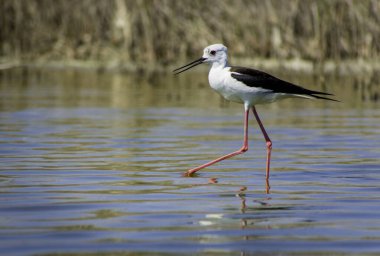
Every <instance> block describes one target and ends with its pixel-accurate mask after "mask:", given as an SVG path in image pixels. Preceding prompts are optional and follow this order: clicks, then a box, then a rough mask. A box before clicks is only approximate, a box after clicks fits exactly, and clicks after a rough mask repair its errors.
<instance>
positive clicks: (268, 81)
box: [173, 44, 337, 192]
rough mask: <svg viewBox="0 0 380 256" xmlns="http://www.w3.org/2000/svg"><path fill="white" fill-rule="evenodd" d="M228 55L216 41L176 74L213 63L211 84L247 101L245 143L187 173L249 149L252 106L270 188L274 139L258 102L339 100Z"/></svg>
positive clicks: (237, 99)
mask: <svg viewBox="0 0 380 256" xmlns="http://www.w3.org/2000/svg"><path fill="white" fill-rule="evenodd" d="M227 59H228V56H227V47H226V46H224V45H222V44H213V45H210V46H207V47H206V48H205V49H204V50H203V56H202V57H201V58H199V59H197V60H195V61H193V62H191V63H189V64H187V65H185V66H182V67H180V68H177V69H175V70H174V71H173V72H174V73H175V74H179V73H182V72H184V71H186V70H188V69H190V68H193V67H195V66H197V65H199V64H202V63H208V64H210V65H211V69H210V72H209V74H208V81H209V83H210V86H211V88H212V89H214V90H215V91H217V92H218V93H219V94H221V95H222V96H223V97H224V98H225V99H227V100H229V101H233V102H238V103H241V104H244V111H245V114H244V140H243V146H242V147H241V148H240V149H239V150H237V151H234V152H232V153H229V154H227V155H224V156H222V157H219V158H217V159H215V160H213V161H210V162H208V163H205V164H203V165H201V166H198V167H196V168H193V169H190V170H188V171H187V172H186V175H188V176H190V175H192V174H194V173H195V172H197V171H199V170H201V169H203V168H205V167H207V166H210V165H212V164H215V163H217V162H220V161H222V160H224V159H227V158H230V157H233V156H236V155H239V154H242V153H244V152H246V151H247V150H248V115H249V110H250V109H252V112H253V115H254V116H255V118H256V121H257V123H258V124H259V126H260V129H261V132H262V133H263V135H264V138H265V141H266V146H267V161H266V181H267V183H266V184H267V192H268V191H269V170H270V159H271V151H272V141H271V140H270V138H269V136H268V134H267V132H266V131H265V128H264V126H263V124H262V122H261V120H260V118H259V116H258V114H257V111H256V108H255V106H256V105H258V104H264V103H272V102H274V101H277V100H280V99H285V98H291V97H298V98H308V99H323V100H332V101H337V100H334V99H331V98H327V97H326V96H333V95H332V94H330V93H325V92H319V91H312V90H308V89H305V88H303V87H301V86H298V85H295V84H292V83H289V82H286V81H284V80H281V79H279V78H276V77H274V76H272V75H269V74H267V73H265V72H262V71H259V70H255V69H251V68H245V67H238V66H230V65H229V64H228V62H227Z"/></svg>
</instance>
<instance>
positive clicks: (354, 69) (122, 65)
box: [0, 58, 380, 76]
mask: <svg viewBox="0 0 380 256" xmlns="http://www.w3.org/2000/svg"><path fill="white" fill-rule="evenodd" d="M189 61H190V60H189ZM231 63H232V64H234V65H242V66H249V67H253V68H256V69H261V70H267V71H281V72H294V73H300V74H309V75H320V74H327V75H334V74H335V75H339V76H362V75H365V74H376V73H380V62H379V61H378V60H375V59H374V60H363V59H351V60H345V61H338V62H336V61H333V60H327V61H324V62H321V63H315V62H312V61H308V60H303V59H288V60H276V59H248V58H246V59H243V58H231ZM183 64H184V63H173V64H171V65H166V66H163V65H157V64H154V63H152V64H149V63H147V64H146V65H144V66H141V65H136V64H133V63H128V62H123V61H120V60H113V61H112V60H110V61H104V62H100V61H89V60H87V61H84V60H62V61H60V60H56V61H52V60H51V61H46V60H34V61H22V60H18V59H13V60H1V61H0V70H7V69H12V68H18V67H30V68H50V69H90V70H99V71H111V72H140V73H152V72H159V73H165V72H171V71H172V70H173V69H174V68H175V67H178V66H180V65H183ZM197 69H198V70H207V69H208V67H207V66H206V65H203V66H201V67H198V68H197Z"/></svg>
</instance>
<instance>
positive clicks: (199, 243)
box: [0, 69, 380, 255]
mask: <svg viewBox="0 0 380 256" xmlns="http://www.w3.org/2000/svg"><path fill="white" fill-rule="evenodd" d="M0 74H1V76H0V81H1V84H0V93H1V98H0V100H1V102H0V164H1V165H0V251H1V254H2V255H48V254H68V255H71V254H75V255H78V254H82V253H83V254H86V253H94V254H95V253H100V254H102V253H104V255H108V254H110V253H114V254H116V255H119V254H120V255H121V254H123V253H126V254H127V253H128V252H130V253H132V252H141V253H164V254H165V253H178V252H181V253H188V254H194V253H199V254H200V253H201V254H210V255H252V254H256V253H257V254H258V255H259V254H261V253H269V254H281V255H288V254H294V253H298V254H299V255H305V254H310V255H325V254H351V253H352V254H358V255H364V254H373V255H375V254H378V253H380V146H379V145H380V112H379V107H380V104H379V103H378V102H377V101H376V100H377V95H378V94H376V90H377V89H375V91H374V89H373V88H378V87H379V84H378V83H376V81H375V82H372V84H370V85H369V88H364V89H363V86H362V85H361V84H360V83H351V84H349V83H346V82H344V81H350V80H352V79H349V78H334V79H331V81H329V80H328V81H327V82H324V83H314V84H316V86H314V87H311V86H312V84H313V82H314V81H308V80H307V79H306V80H305V78H295V77H291V76H287V77H285V78H286V79H289V80H291V81H293V82H297V83H301V84H305V85H308V87H309V88H311V89H317V90H328V91H331V92H333V93H334V94H336V95H337V97H338V99H340V100H341V101H342V102H341V103H334V102H323V101H311V100H302V99H290V100H285V101H283V102H279V103H275V104H271V105H262V106H258V107H257V110H258V112H259V114H260V115H261V118H262V120H263V122H264V124H265V126H266V128H267V131H268V133H269V135H270V137H271V139H272V141H273V155H272V157H273V159H272V172H271V180H270V185H271V191H270V194H266V193H265V151H266V148H265V142H264V140H263V138H262V135H261V133H260V131H259V129H258V126H257V124H256V123H255V122H254V120H253V119H252V118H251V120H250V130H249V135H250V145H249V146H250V150H249V151H248V152H247V153H246V154H244V155H241V156H237V157H235V158H233V159H231V160H226V161H224V162H222V163H219V164H217V165H215V166H212V167H209V168H207V169H205V170H203V171H201V172H199V175H197V176H196V177H183V176H182V174H183V173H184V172H185V171H186V170H187V169H189V168H192V167H195V166H197V165H199V164H202V163H204V162H205V161H208V160H211V159H213V158H216V157H218V156H220V155H221V154H225V153H228V152H231V151H233V150H236V149H238V148H239V147H240V146H241V140H242V121H243V116H242V115H243V113H242V112H243V111H242V106H240V105H237V104H232V103H231V104H229V103H227V102H224V101H222V100H221V99H220V97H219V96H218V95H217V94H215V93H214V92H212V91H211V89H210V88H209V87H208V84H207V75H206V74H205V73H202V72H200V73H189V74H187V75H186V74H185V75H184V76H181V77H172V76H171V75H170V74H167V75H165V74H153V75H150V76H147V77H145V76H144V77H143V78H141V77H140V76H132V75H131V74H117V73H96V72H92V71H80V72H78V71H54V70H44V71H41V70H29V69H23V70H12V71H2V72H1V73H0ZM309 79H310V78H309ZM343 80H344V81H343ZM245 188H246V190H244V189H245ZM86 255H88V254H86Z"/></svg>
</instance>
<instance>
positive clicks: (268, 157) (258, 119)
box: [252, 107, 272, 189]
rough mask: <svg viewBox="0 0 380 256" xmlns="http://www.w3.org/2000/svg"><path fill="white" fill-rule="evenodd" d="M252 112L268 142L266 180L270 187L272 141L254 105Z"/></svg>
mask: <svg viewBox="0 0 380 256" xmlns="http://www.w3.org/2000/svg"><path fill="white" fill-rule="evenodd" d="M252 112H253V114H254V115H255V118H256V121H257V123H258V124H259V126H260V129H261V132H262V133H263V135H264V138H265V141H266V144H267V165H266V180H267V189H268V184H269V182H268V181H269V169H270V155H271V152H272V141H271V140H270V138H269V136H268V134H267V132H266V131H265V128H264V125H263V124H262V123H261V120H260V118H259V115H258V114H257V112H256V108H255V107H252Z"/></svg>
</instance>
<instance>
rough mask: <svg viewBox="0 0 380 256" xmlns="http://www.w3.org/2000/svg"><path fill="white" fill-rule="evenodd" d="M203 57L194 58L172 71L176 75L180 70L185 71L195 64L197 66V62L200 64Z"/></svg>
mask: <svg viewBox="0 0 380 256" xmlns="http://www.w3.org/2000/svg"><path fill="white" fill-rule="evenodd" d="M205 59H206V58H203V57H202V58H199V59H197V60H194V61H193V62H190V63H189V64H186V65H185V66H182V67H180V68H176V69H174V70H173V72H174V74H175V75H178V74H180V73H182V72H185V71H186V70H188V69H191V68H193V67H195V66H198V65H199V64H202V63H203V61H204V60H205Z"/></svg>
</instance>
